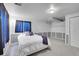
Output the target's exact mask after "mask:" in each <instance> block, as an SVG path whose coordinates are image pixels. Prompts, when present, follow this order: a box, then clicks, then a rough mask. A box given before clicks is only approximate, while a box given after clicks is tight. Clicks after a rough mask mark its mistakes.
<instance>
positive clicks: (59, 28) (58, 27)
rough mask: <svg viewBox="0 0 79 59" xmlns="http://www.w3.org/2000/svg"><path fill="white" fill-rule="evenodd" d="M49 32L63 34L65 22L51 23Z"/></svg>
mask: <svg viewBox="0 0 79 59" xmlns="http://www.w3.org/2000/svg"><path fill="white" fill-rule="evenodd" d="M51 32H60V33H65V22H53V23H52V25H51Z"/></svg>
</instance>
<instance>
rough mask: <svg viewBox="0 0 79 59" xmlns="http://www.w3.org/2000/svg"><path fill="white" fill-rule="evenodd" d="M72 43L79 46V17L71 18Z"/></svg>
mask: <svg viewBox="0 0 79 59" xmlns="http://www.w3.org/2000/svg"><path fill="white" fill-rule="evenodd" d="M70 38H71V45H72V46H75V47H79V17H72V18H70Z"/></svg>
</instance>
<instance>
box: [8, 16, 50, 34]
mask: <svg viewBox="0 0 79 59" xmlns="http://www.w3.org/2000/svg"><path fill="white" fill-rule="evenodd" d="M16 20H23V19H22V17H18V16H10V19H9V23H10V24H9V25H10V33H11V34H13V33H15V24H16ZM26 21H31V23H32V31H33V32H49V31H50V25H49V24H47V23H45V22H41V21H34V20H28V19H26Z"/></svg>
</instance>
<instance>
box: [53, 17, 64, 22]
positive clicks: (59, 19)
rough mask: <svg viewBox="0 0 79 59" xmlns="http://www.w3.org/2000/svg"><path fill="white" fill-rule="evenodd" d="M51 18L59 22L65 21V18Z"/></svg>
mask: <svg viewBox="0 0 79 59" xmlns="http://www.w3.org/2000/svg"><path fill="white" fill-rule="evenodd" d="M52 18H53V19H56V20H58V21H61V22H63V21H65V17H62V18H57V17H52Z"/></svg>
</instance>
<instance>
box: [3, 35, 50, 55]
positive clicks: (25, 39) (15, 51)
mask: <svg viewBox="0 0 79 59" xmlns="http://www.w3.org/2000/svg"><path fill="white" fill-rule="evenodd" d="M18 41H19V44H18V42H17V43H14V44H12V45H11V46H10V47H8V46H9V45H7V46H6V47H5V49H4V55H6V56H20V55H21V56H25V55H29V54H32V53H34V52H37V51H40V50H41V49H44V48H47V47H48V45H44V44H43V39H42V37H41V36H39V35H33V36H22V35H21V36H19V37H18Z"/></svg>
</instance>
